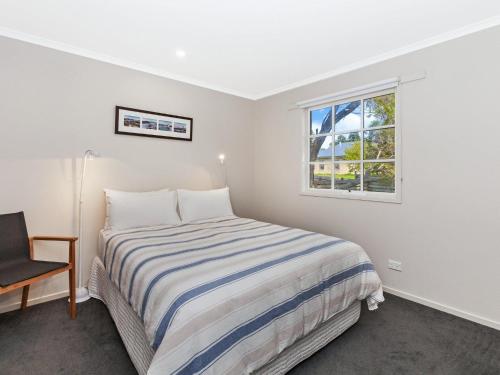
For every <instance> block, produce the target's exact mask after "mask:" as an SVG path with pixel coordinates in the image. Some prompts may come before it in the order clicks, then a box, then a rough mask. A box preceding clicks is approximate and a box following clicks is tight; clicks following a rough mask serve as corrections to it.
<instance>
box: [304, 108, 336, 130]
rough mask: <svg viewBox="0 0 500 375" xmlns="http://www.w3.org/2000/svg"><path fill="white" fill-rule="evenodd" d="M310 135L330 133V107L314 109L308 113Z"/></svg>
mask: <svg viewBox="0 0 500 375" xmlns="http://www.w3.org/2000/svg"><path fill="white" fill-rule="evenodd" d="M310 116H311V118H310V119H309V131H310V134H324V133H330V131H331V130H332V107H325V108H320V109H315V110H313V111H311V112H310Z"/></svg>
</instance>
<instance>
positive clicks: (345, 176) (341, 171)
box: [335, 163, 361, 190]
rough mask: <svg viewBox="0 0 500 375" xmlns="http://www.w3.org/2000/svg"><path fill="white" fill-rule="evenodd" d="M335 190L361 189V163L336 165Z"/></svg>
mask: <svg viewBox="0 0 500 375" xmlns="http://www.w3.org/2000/svg"><path fill="white" fill-rule="evenodd" d="M335 189H337V190H360V189H361V174H360V163H335Z"/></svg>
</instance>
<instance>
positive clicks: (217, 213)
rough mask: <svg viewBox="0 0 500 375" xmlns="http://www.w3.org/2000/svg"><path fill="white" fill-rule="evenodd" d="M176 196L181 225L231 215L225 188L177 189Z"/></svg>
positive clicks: (231, 211) (227, 190) (231, 210)
mask: <svg viewBox="0 0 500 375" xmlns="http://www.w3.org/2000/svg"><path fill="white" fill-rule="evenodd" d="M177 196H178V199H179V212H180V213H181V218H182V222H183V223H190V222H192V221H195V220H201V219H211V218H214V217H222V216H232V215H233V209H232V208H231V200H230V199H229V189H228V188H227V187H226V188H224V189H216V190H204V191H195V190H182V189H179V190H177Z"/></svg>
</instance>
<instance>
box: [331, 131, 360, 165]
mask: <svg viewBox="0 0 500 375" xmlns="http://www.w3.org/2000/svg"><path fill="white" fill-rule="evenodd" d="M360 159H361V132H354V133H346V134H338V135H336V136H335V160H360Z"/></svg>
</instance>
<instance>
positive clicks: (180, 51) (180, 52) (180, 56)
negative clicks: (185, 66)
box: [175, 49, 186, 59]
mask: <svg viewBox="0 0 500 375" xmlns="http://www.w3.org/2000/svg"><path fill="white" fill-rule="evenodd" d="M175 56H177V57H178V58H180V59H182V58H183V57H186V51H183V50H181V49H178V50H177V51H175Z"/></svg>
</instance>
